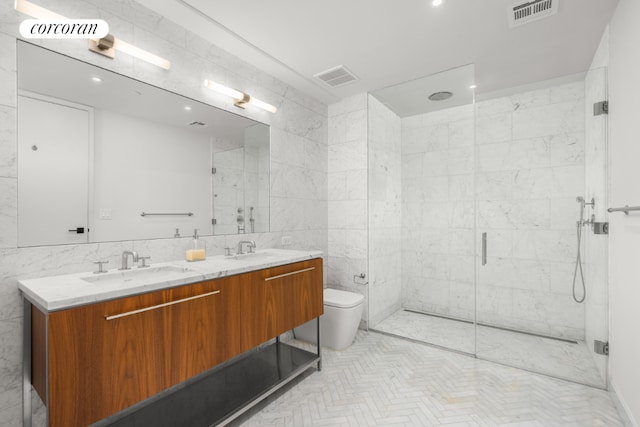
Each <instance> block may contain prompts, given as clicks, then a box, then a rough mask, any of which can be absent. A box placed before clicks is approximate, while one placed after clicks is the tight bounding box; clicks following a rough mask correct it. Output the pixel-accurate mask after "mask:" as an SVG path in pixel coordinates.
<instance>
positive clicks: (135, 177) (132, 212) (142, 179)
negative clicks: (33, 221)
mask: <svg viewBox="0 0 640 427" xmlns="http://www.w3.org/2000/svg"><path fill="white" fill-rule="evenodd" d="M94 129H95V139H94V152H95V161H94V186H93V194H94V209H93V213H94V214H93V221H92V224H93V226H92V227H91V232H90V233H89V236H90V239H91V240H90V241H93V242H104V241H115V240H137V239H152V238H158V237H165V238H168V237H173V235H174V234H175V230H176V228H178V229H179V230H180V233H181V234H182V235H183V236H190V235H192V234H193V230H194V229H196V228H197V229H198V230H199V233H200V234H201V235H208V234H211V203H210V194H211V161H210V151H211V143H210V141H209V137H207V136H206V135H203V134H198V133H195V132H189V131H187V130H184V129H180V128H178V127H174V126H168V125H165V124H161V123H157V122H151V121H147V120H142V119H138V118H132V117H131V116H128V115H123V114H120V113H116V112H113V111H107V110H100V109H96V110H95V112H94ZM177 147H179V149H176V148H177ZM105 210H106V211H108V212H109V214H110V216H111V219H101V211H105ZM142 212H148V213H154V212H155V213H158V212H172V213H174V212H175V213H181V212H191V213H193V216H190V217H189V216H145V217H142V216H140V213H142Z"/></svg>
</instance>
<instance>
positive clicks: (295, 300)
mask: <svg viewBox="0 0 640 427" xmlns="http://www.w3.org/2000/svg"><path fill="white" fill-rule="evenodd" d="M322 292H323V289H322V259H320V258H317V259H312V260H309V261H303V262H297V263H294V264H288V265H282V266H278V267H273V268H268V269H264V270H260V271H256V272H254V273H250V277H249V279H248V280H247V281H246V282H245V283H243V286H242V292H241V301H242V302H241V305H242V339H241V343H242V351H246V350H248V349H250V348H253V347H255V346H257V345H260V344H262V343H264V342H265V341H268V340H270V339H272V338H274V337H277V336H278V335H280V334H282V333H284V332H286V331H288V330H290V329H292V328H294V327H295V326H299V325H301V324H303V323H305V322H307V321H309V320H311V319H314V318H316V317H318V316H320V315H322V314H323V308H324V305H323V294H322Z"/></svg>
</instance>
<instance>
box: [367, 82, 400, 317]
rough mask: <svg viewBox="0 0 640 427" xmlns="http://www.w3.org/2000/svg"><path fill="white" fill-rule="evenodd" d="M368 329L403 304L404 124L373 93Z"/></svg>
mask: <svg viewBox="0 0 640 427" xmlns="http://www.w3.org/2000/svg"><path fill="white" fill-rule="evenodd" d="M368 122H369V124H368V157H369V166H368V185H369V190H368V193H369V213H368V214H369V280H368V282H369V297H370V301H369V320H370V322H369V326H370V327H375V325H376V323H378V322H379V321H381V320H383V319H384V318H386V317H387V316H389V315H390V314H392V313H393V312H395V311H396V310H398V309H399V308H400V307H401V305H402V194H401V193H402V155H401V144H402V123H401V120H400V117H398V116H397V115H396V114H395V113H394V112H393V111H391V110H390V109H389V108H387V107H386V106H385V105H383V104H382V103H381V102H380V101H378V100H377V99H376V98H374V97H373V96H371V95H368Z"/></svg>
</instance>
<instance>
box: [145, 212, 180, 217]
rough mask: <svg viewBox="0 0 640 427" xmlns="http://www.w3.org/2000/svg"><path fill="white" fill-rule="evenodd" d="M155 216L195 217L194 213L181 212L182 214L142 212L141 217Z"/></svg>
mask: <svg viewBox="0 0 640 427" xmlns="http://www.w3.org/2000/svg"><path fill="white" fill-rule="evenodd" d="M155 215H163V216H193V212H180V213H163V212H160V213H149V212H142V213H141V214H140V216H155Z"/></svg>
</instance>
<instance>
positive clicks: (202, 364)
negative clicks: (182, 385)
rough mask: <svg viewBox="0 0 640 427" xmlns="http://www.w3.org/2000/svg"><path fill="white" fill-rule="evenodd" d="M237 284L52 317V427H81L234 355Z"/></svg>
mask: <svg viewBox="0 0 640 427" xmlns="http://www.w3.org/2000/svg"><path fill="white" fill-rule="evenodd" d="M238 280H239V279H238V277H229V278H223V279H218V280H213V281H207V282H201V283H197V284H194V285H188V286H181V287H177V288H173V289H167V290H163V291H158V292H152V293H148V294H143V295H138V296H134V297H129V298H123V299H118V300H114V301H108V302H105V303H100V304H93V305H89V306H84V307H79V308H74V309H69V310H65V311H61V312H56V313H52V314H50V316H49V325H48V336H49V419H50V425H51V426H65V427H66V426H86V425H88V424H91V423H93V422H96V421H98V420H100V419H102V418H105V417H107V416H109V415H112V414H114V413H116V412H118V411H121V410H123V409H125V408H127V407H128V406H130V405H132V404H134V403H137V402H139V401H141V400H144V399H146V398H148V397H151V396H153V395H154V394H156V393H158V392H160V391H162V390H164V389H166V388H168V387H171V386H173V385H175V384H178V383H179V382H181V381H184V380H186V379H188V378H190V377H192V376H194V375H196V374H198V373H200V372H203V371H205V370H207V369H209V368H211V367H213V366H215V365H216V364H218V363H220V362H222V361H224V360H227V359H229V358H230V357H233V356H235V355H237V354H239V352H240V342H239V338H238V336H239V322H240V317H239V314H240V313H239V309H238V303H239V293H238V292H239V290H238V283H237V282H238Z"/></svg>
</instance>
